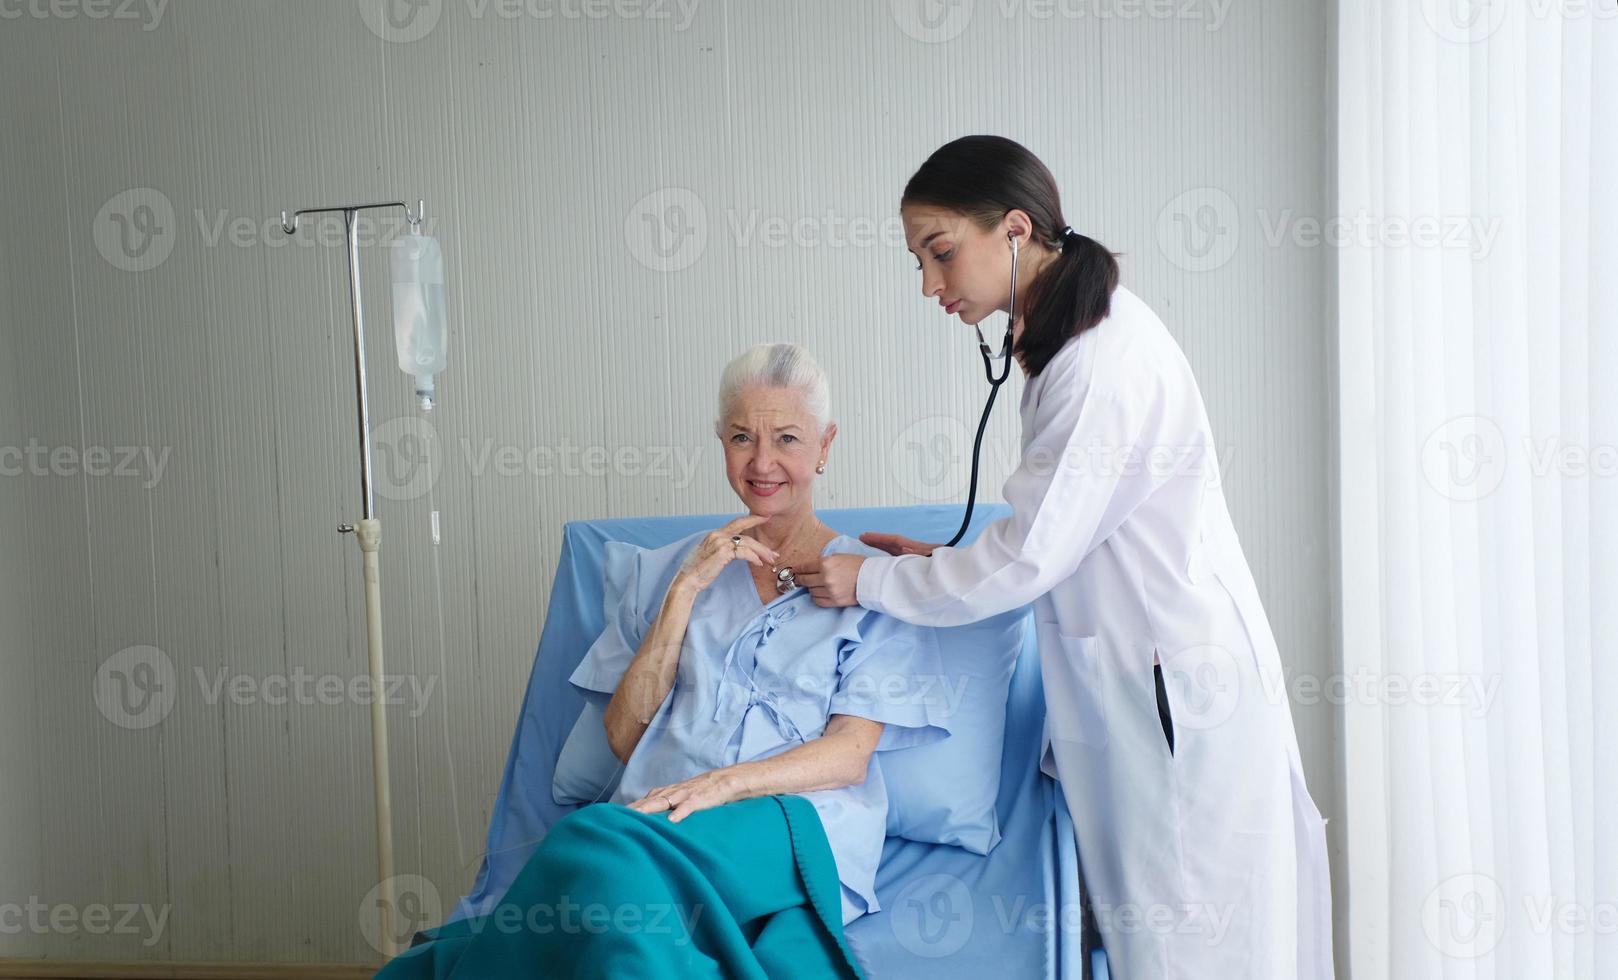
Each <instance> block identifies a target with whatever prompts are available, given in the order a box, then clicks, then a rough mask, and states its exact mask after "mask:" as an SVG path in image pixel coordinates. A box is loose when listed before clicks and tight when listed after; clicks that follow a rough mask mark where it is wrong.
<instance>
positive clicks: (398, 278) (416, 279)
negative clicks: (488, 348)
mask: <svg viewBox="0 0 1618 980" xmlns="http://www.w3.org/2000/svg"><path fill="white" fill-rule="evenodd" d="M392 249H393V253H392V267H393V340H394V344H395V346H396V348H397V350H398V354H399V369H400V370H401V371H403V372H404V373H406V374H409V375H413V376H414V377H415V379H416V395H417V396H418V397H419V398H420V399H421V407H422V410H423V411H432V407H433V376H434V375H436V374H441V373H443V370H444V366H445V363H446V359H447V358H448V356H449V324H448V321H447V317H446V315H445V311H444V253H443V251H442V250H441V249H439V247H438V239H436V238H434V237H432V236H431V235H423V234H421V232H420V230H419V229H418V228H414V227H413V228H412V229H411V232H410V234H408V235H400V236H399V237H398V238H395V239H394V240H393V246H392Z"/></svg>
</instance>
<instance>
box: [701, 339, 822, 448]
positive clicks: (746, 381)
mask: <svg viewBox="0 0 1618 980" xmlns="http://www.w3.org/2000/svg"><path fill="white" fill-rule="evenodd" d="M753 386H762V387H766V388H793V389H796V390H797V391H799V392H801V393H802V395H803V400H804V404H805V406H806V407H807V408H808V410H809V414H810V415H813V416H814V417H815V421H816V422H817V423H818V424H819V425H820V432H819V433H817V435H820V434H824V433H825V430H826V426H827V424H829V423H830V422H831V388H830V386H829V385H828V384H827V383H826V372H825V371H823V370H821V368H820V365H819V364H818V363H816V362H815V359H814V358H813V357H811V356H810V355H809V352H808V351H806V350H804V349H803V348H802V347H799V346H798V345H797V344H759V345H758V346H757V347H753V348H750V349H749V350H746V351H743V352H742V353H741V354H739V355H737V357H736V358H735V360H733V361H731V362H730V363H729V364H727V365H725V373H724V374H723V375H722V376H721V377H720V379H719V418H717V419H715V420H714V431H715V432H716V433H719V434H720V435H723V434H724V433H723V432H722V429H723V428H724V424H725V415H726V414H727V413H729V411H730V407H731V405H733V404H734V403H735V401H736V396H737V395H739V394H741V392H742V389H744V388H748V387H753Z"/></svg>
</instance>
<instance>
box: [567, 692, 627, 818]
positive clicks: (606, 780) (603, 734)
mask: <svg viewBox="0 0 1618 980" xmlns="http://www.w3.org/2000/svg"><path fill="white" fill-rule="evenodd" d="M606 719H607V715H606V711H605V710H604V709H603V708H602V707H601V705H600V704H598V703H597V702H595V701H585V702H584V710H583V711H581V712H579V720H578V721H576V722H574V723H573V731H571V732H569V733H568V736H567V742H566V743H564V744H563V745H562V754H561V755H559V756H557V757H556V775H555V777H554V778H552V780H551V798H552V799H554V800H555V801H556V802H557V803H560V804H562V805H563V806H566V805H567V804H569V803H599V802H601V801H602V800H605V799H607V798H608V797H610V796H611V795H612V794H613V793H614V792H616V791H617V789H618V778H619V777H620V776H622V775H623V772H624V767H623V765H622V764H621V763H619V761H618V757H617V756H615V755H613V754H612V747H611V746H610V745H608V744H607V721H606Z"/></svg>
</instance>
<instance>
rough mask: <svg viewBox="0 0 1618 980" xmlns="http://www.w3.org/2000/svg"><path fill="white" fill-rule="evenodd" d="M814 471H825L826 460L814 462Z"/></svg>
mask: <svg viewBox="0 0 1618 980" xmlns="http://www.w3.org/2000/svg"><path fill="white" fill-rule="evenodd" d="M815 472H816V473H824V472H826V461H825V460H821V461H820V462H818V463H816V464H815Z"/></svg>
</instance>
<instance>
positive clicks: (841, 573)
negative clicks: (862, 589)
mask: <svg viewBox="0 0 1618 980" xmlns="http://www.w3.org/2000/svg"><path fill="white" fill-rule="evenodd" d="M863 564H865V557H864V556H863V555H827V556H826V557H824V558H817V559H810V560H809V561H806V562H804V563H803V564H802V566H800V567H799V568H797V569H794V571H793V573H792V577H793V578H794V579H795V580H796V581H797V583H798V584H799V585H802V586H804V587H805V588H807V589H808V590H809V595H810V596H811V597H812V598H813V599H814V600H815V605H817V606H857V605H859V604H860V601H859V599H858V598H857V597H856V596H855V595H854V590H855V587H856V586H858V585H859V581H860V566H861V565H863Z"/></svg>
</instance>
